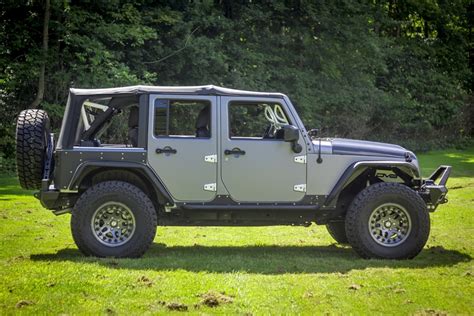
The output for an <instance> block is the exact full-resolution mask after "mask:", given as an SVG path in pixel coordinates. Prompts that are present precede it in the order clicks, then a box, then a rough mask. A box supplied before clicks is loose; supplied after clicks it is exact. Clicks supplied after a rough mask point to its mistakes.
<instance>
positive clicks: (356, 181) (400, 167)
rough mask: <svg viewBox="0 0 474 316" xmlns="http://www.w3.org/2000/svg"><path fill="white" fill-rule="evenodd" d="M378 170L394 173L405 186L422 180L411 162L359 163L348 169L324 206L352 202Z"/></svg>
mask: <svg viewBox="0 0 474 316" xmlns="http://www.w3.org/2000/svg"><path fill="white" fill-rule="evenodd" d="M377 170H389V171H393V172H394V173H395V174H396V175H397V177H399V178H401V179H402V180H403V181H404V182H405V184H412V183H411V182H412V180H413V179H419V178H420V174H419V170H418V168H417V167H416V166H415V165H413V164H411V163H409V162H405V161H358V162H355V163H353V164H351V165H350V166H349V167H347V169H346V170H345V171H344V173H343V174H342V176H341V177H340V178H339V180H338V182H337V183H336V185H335V186H334V187H333V188H332V190H331V192H330V193H329V195H328V196H327V198H326V200H325V202H324V205H325V206H328V207H331V206H333V207H336V206H337V205H338V204H340V203H347V201H345V200H348V199H350V200H352V199H351V197H354V196H355V195H356V194H358V193H359V192H360V191H362V190H363V189H364V188H365V187H366V186H367V185H366V184H367V180H368V179H369V177H374V175H375V172H376V171H377ZM349 203H350V201H349Z"/></svg>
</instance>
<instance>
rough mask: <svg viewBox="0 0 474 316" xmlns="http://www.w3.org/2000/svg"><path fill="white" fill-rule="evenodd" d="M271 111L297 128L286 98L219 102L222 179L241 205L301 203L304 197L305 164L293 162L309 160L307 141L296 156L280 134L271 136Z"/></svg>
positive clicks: (301, 143) (237, 98)
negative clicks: (253, 203) (267, 109)
mask: <svg viewBox="0 0 474 316" xmlns="http://www.w3.org/2000/svg"><path fill="white" fill-rule="evenodd" d="M268 106H270V107H271V108H272V109H275V106H278V107H280V109H281V111H274V112H275V113H277V112H279V113H277V114H278V115H279V116H280V117H281V116H284V117H283V118H282V119H286V120H287V121H288V123H289V124H291V125H296V120H295V118H294V117H292V116H291V113H290V111H289V110H288V108H287V105H286V103H285V102H284V100H283V99H269V98H254V97H252V98H250V97H221V118H220V119H221V124H222V128H221V147H220V153H219V154H220V157H219V161H220V162H221V163H220V166H221V177H222V181H223V183H224V185H225V187H226V189H227V191H228V192H229V194H230V195H231V197H232V199H234V200H235V201H238V202H297V201H299V200H301V199H302V198H303V197H304V195H305V186H306V164H305V163H301V162H302V160H301V159H296V160H295V157H301V156H305V155H306V146H305V143H304V142H303V141H302V138H303V137H302V135H301V134H300V141H299V144H300V145H302V146H303V151H302V152H301V153H295V152H293V150H292V147H291V144H290V143H288V142H285V141H284V140H283V139H282V135H281V132H277V131H274V130H273V132H274V135H271V134H273V133H272V131H270V132H269V127H271V123H270V122H269V121H268V119H267V118H266V117H265V108H266V107H268ZM300 133H301V132H300Z"/></svg>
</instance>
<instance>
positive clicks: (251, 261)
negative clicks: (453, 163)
mask: <svg viewBox="0 0 474 316" xmlns="http://www.w3.org/2000/svg"><path fill="white" fill-rule="evenodd" d="M31 260H34V261H47V262H51V261H52V262H54V261H61V262H64V261H66V262H67V261H69V262H76V263H81V264H99V265H103V266H106V267H110V268H112V269H129V270H156V271H169V270H186V271H193V272H214V273H230V272H247V273H258V274H285V273H347V272H349V271H351V270H363V269H366V268H389V269H390V268H393V269H396V268H412V269H420V268H430V267H443V266H453V265H455V264H457V263H460V262H469V261H471V260H472V258H471V256H469V255H468V254H464V253H461V252H459V251H456V250H447V249H444V248H443V247H433V248H430V249H425V250H424V251H423V252H422V253H421V254H420V255H419V256H418V257H416V258H415V259H413V260H399V261H396V260H364V259H361V258H359V257H358V256H357V255H356V254H355V253H354V252H353V250H352V249H351V248H348V247H339V246H335V245H330V246H197V245H196V246H173V247H166V246H165V245H163V244H153V246H152V247H151V248H150V250H149V251H148V252H147V253H146V255H145V256H144V257H143V258H141V259H113V258H105V259H101V258H94V257H85V256H84V255H82V254H81V253H80V252H79V250H77V249H62V250H59V251H58V252H57V253H56V254H37V255H32V256H31Z"/></svg>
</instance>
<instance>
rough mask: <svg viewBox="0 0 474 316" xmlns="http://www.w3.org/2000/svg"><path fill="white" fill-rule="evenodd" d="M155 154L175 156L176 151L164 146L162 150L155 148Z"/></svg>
mask: <svg viewBox="0 0 474 316" xmlns="http://www.w3.org/2000/svg"><path fill="white" fill-rule="evenodd" d="M155 152H156V153H157V154H176V153H177V152H178V151H177V150H176V149H174V148H171V147H170V146H166V147H163V148H157V149H156V151H155Z"/></svg>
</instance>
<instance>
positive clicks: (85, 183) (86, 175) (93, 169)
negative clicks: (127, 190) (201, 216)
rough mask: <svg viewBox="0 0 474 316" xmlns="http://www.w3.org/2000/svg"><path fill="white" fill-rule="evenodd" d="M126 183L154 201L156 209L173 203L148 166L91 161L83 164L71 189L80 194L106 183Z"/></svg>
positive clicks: (73, 178)
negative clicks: (76, 190) (98, 184)
mask: <svg viewBox="0 0 474 316" xmlns="http://www.w3.org/2000/svg"><path fill="white" fill-rule="evenodd" d="M112 180H115V181H124V182H127V183H130V184H133V185H135V186H137V187H138V188H139V189H141V190H142V191H144V192H145V193H146V194H147V195H148V196H149V197H150V198H151V200H152V201H153V203H154V204H157V205H155V207H156V209H157V210H158V208H159V206H160V205H170V204H172V203H173V200H172V198H171V195H170V194H169V192H168V191H167V190H166V188H165V186H164V185H163V183H162V182H161V180H160V179H159V178H158V176H157V175H156V174H155V173H154V172H153V171H152V170H150V168H149V167H148V166H146V165H143V164H140V163H133V162H101V161H89V162H85V163H83V164H81V165H80V166H79V167H78V168H77V170H76V172H75V173H74V176H73V177H72V179H71V181H70V185H69V187H70V188H77V189H78V190H79V191H80V192H81V191H82V192H83V191H85V190H86V189H87V188H89V187H91V186H93V185H95V184H97V183H99V182H104V181H112Z"/></svg>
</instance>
